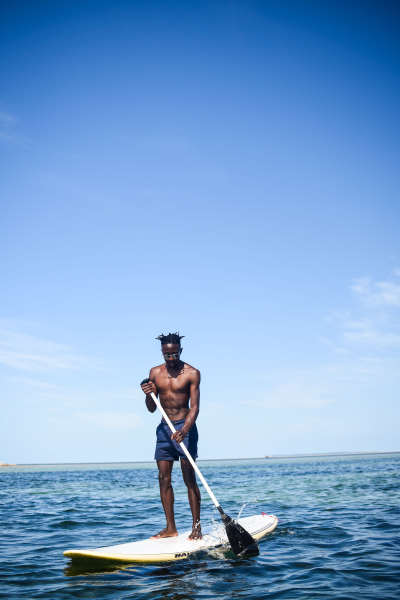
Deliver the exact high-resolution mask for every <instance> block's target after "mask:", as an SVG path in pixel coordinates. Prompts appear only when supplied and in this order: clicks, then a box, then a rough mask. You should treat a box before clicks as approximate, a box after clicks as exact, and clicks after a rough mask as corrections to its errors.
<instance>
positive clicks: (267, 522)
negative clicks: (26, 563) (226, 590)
mask: <svg viewBox="0 0 400 600" xmlns="http://www.w3.org/2000/svg"><path fill="white" fill-rule="evenodd" d="M238 523H239V524H240V525H241V526H242V527H244V528H245V529H246V531H248V532H249V533H250V535H252V536H253V538H254V539H255V540H260V539H261V538H263V537H264V536H266V535H267V534H268V533H271V531H273V530H274V529H275V528H276V526H277V524H278V518H277V517H275V515H266V514H265V513H262V514H261V515H253V516H251V517H244V518H243V519H239V520H238ZM190 533H191V531H186V532H185V533H181V534H180V535H178V536H176V537H170V538H149V539H147V540H142V541H139V542H130V543H128V544H118V545H117V546H105V547H102V548H93V549H88V550H66V551H65V552H64V556H67V557H68V558H72V559H73V560H78V559H81V560H82V559H86V560H87V559H94V560H102V561H112V562H121V563H132V562H140V563H157V562H169V561H175V560H183V559H185V558H189V557H190V556H191V555H192V554H195V553H196V552H200V551H204V550H210V549H212V548H218V547H223V546H229V542H228V538H227V535H226V532H225V531H224V530H223V528H222V527H219V528H218V530H215V531H214V530H212V531H209V532H205V533H204V534H203V538H202V539H201V540H189V539H188V536H189V535H190Z"/></svg>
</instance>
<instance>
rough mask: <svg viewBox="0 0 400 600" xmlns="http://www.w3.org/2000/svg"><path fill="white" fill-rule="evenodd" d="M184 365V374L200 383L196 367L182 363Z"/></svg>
mask: <svg viewBox="0 0 400 600" xmlns="http://www.w3.org/2000/svg"><path fill="white" fill-rule="evenodd" d="M183 364H184V370H185V371H186V373H187V374H188V375H189V376H190V377H192V378H194V379H197V380H199V381H200V371H199V370H198V369H196V367H192V365H189V364H188V363H183Z"/></svg>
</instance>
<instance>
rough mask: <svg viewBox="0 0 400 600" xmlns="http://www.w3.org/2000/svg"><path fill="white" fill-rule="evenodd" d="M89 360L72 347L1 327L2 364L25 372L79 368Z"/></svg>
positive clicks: (0, 348)
mask: <svg viewBox="0 0 400 600" xmlns="http://www.w3.org/2000/svg"><path fill="white" fill-rule="evenodd" d="M88 363H89V361H88V359H87V358H85V357H83V356H79V355H76V354H74V353H73V352H72V350H71V348H69V347H68V346H65V345H63V344H59V343H56V342H53V341H50V340H46V339H41V338H38V337H34V336H32V335H29V334H26V333H20V332H16V331H12V330H10V329H5V328H0V364H3V365H5V366H7V367H11V368H13V369H21V370H23V371H31V372H36V371H52V370H58V369H64V370H65V369H74V370H75V369H80V368H82V367H83V366H88Z"/></svg>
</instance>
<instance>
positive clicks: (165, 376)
mask: <svg viewBox="0 0 400 600" xmlns="http://www.w3.org/2000/svg"><path fill="white" fill-rule="evenodd" d="M197 372H198V371H197V369H195V368H194V367H192V366H191V365H188V364H187V363H182V368H181V369H180V370H179V371H178V372H177V373H176V374H175V373H173V374H171V373H169V372H168V370H167V368H166V366H165V364H163V365H159V366H158V367H153V368H152V370H151V380H152V381H153V382H154V383H155V384H156V387H157V391H158V395H159V398H160V402H161V405H162V407H163V409H164V410H165V412H166V413H167V415H168V416H169V418H170V419H172V420H178V419H184V418H185V417H186V415H187V413H188V412H189V399H190V385H191V383H192V382H193V380H194V377H195V376H196V373H197Z"/></svg>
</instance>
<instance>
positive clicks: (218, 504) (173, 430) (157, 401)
mask: <svg viewBox="0 0 400 600" xmlns="http://www.w3.org/2000/svg"><path fill="white" fill-rule="evenodd" d="M151 397H152V398H153V400H154V402H155V403H156V406H157V408H158V410H159V411H160V413H161V414H162V416H163V417H164V420H165V421H166V423H167V424H168V427H169V428H170V430H171V431H172V433H175V431H176V429H175V427H174V425H173V423H172V421H171V419H170V418H169V416H168V415H167V413H166V412H165V410H164V409H163V407H162V406H161V402H160V401H159V399H158V398H157V396H156V395H155V394H154V392H151ZM179 445H180V447H181V448H182V450H183V452H184V453H185V455H186V458H187V459H188V461H189V462H190V464H191V465H192V467H193V469H194V470H195V472H196V474H197V475H198V476H199V479H200V481H201V483H202V484H203V485H204V487H205V488H206V490H207V492H208V495H209V496H210V498H211V500H212V501H213V503H214V505H215V507H216V508H220V503H219V502H218V500H217V499H216V497H215V496H214V494H213V492H212V490H211V488H210V486H209V485H208V483H207V481H206V480H205V479H204V477H203V474H202V473H201V471H200V469H199V467H198V466H197V465H196V463H195V461H194V460H193V458H192V456H191V454H190V452H189V450H188V449H187V448H186V446H185V444H184V443H183V442H181V443H180V444H179Z"/></svg>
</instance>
